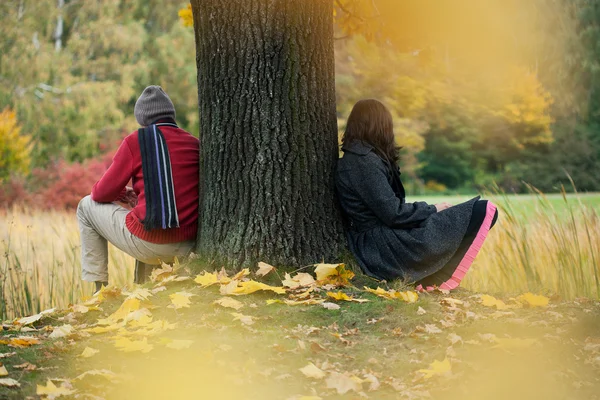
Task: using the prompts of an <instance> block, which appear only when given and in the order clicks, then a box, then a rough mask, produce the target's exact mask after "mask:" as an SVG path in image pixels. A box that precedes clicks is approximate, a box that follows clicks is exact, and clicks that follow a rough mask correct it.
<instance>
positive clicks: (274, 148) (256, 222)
mask: <svg viewBox="0 0 600 400" xmlns="http://www.w3.org/2000/svg"><path fill="white" fill-rule="evenodd" d="M332 7H333V6H332V1H331V0H310V1H307V0H193V1H192V9H193V14H194V30H195V36H196V63H197V66H198V97H199V105H200V143H201V144H200V174H201V175H200V211H199V212H200V216H199V231H198V245H197V250H198V252H199V254H200V255H201V256H202V257H203V258H208V259H212V260H217V261H219V262H225V263H228V264H229V265H231V264H233V265H237V266H240V265H249V264H251V263H254V262H256V261H259V260H262V261H266V262H270V263H273V264H277V265H287V266H292V265H298V264H310V263H315V262H320V261H322V260H333V259H335V258H337V257H338V256H339V252H340V249H341V244H342V243H343V235H342V230H341V224H340V219H339V214H338V210H337V207H336V204H335V199H334V187H333V173H334V168H335V162H336V160H337V157H338V148H337V119H336V109H335V71H334V55H333V22H332V19H333V18H332V14H333V9H332Z"/></svg>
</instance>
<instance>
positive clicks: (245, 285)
mask: <svg viewBox="0 0 600 400" xmlns="http://www.w3.org/2000/svg"><path fill="white" fill-rule="evenodd" d="M259 290H265V291H267V290H268V291H272V292H275V293H277V294H284V293H285V288H283V287H280V286H269V285H267V284H265V283H262V282H256V281H252V280H251V281H247V282H241V283H240V284H239V286H238V287H237V288H236V289H235V290H234V291H233V293H232V294H234V295H242V294H250V293H254V292H257V291H259Z"/></svg>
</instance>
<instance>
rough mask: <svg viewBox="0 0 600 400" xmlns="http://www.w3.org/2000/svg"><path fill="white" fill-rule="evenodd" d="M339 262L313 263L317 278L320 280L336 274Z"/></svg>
mask: <svg viewBox="0 0 600 400" xmlns="http://www.w3.org/2000/svg"><path fill="white" fill-rule="evenodd" d="M339 265H341V264H315V267H316V268H315V274H317V280H318V281H322V280H323V279H325V278H327V277H328V276H331V275H335V274H337V267H338V266H339Z"/></svg>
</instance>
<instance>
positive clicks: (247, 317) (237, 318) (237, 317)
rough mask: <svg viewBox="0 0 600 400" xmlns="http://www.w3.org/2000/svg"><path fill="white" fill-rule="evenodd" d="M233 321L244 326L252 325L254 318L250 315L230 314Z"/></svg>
mask: <svg viewBox="0 0 600 400" xmlns="http://www.w3.org/2000/svg"><path fill="white" fill-rule="evenodd" d="M231 315H233V320H234V321H240V322H241V323H242V324H244V325H252V324H253V323H254V317H251V316H250V315H244V314H240V313H231Z"/></svg>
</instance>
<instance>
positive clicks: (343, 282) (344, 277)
mask: <svg viewBox="0 0 600 400" xmlns="http://www.w3.org/2000/svg"><path fill="white" fill-rule="evenodd" d="M316 265H317V267H316V268H315V273H316V275H317V281H318V282H319V284H320V285H334V286H348V285H349V284H350V279H352V278H354V272H352V271H348V270H347V269H346V265H345V264H316Z"/></svg>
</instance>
